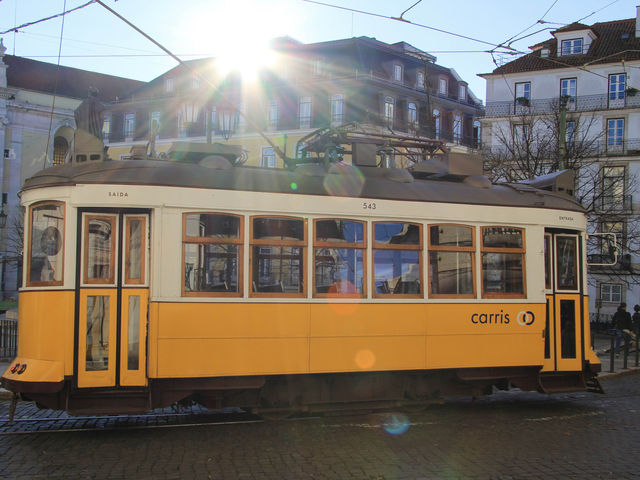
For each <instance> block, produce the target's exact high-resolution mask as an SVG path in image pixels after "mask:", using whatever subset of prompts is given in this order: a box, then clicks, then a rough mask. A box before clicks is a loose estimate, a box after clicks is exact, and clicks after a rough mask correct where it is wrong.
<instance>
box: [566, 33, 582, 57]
mask: <svg viewBox="0 0 640 480" xmlns="http://www.w3.org/2000/svg"><path fill="white" fill-rule="evenodd" d="M578 42H579V43H580V51H579V52H577V51H576V43H578ZM583 53H584V39H583V38H582V37H577V38H567V39H566V40H561V41H560V56H562V57H564V56H568V55H582V54H583Z"/></svg>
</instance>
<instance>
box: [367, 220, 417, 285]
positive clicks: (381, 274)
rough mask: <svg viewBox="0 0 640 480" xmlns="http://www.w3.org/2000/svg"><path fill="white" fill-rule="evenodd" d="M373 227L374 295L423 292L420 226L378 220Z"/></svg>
mask: <svg viewBox="0 0 640 480" xmlns="http://www.w3.org/2000/svg"><path fill="white" fill-rule="evenodd" d="M373 230H374V246H373V275H374V282H375V295H376V296H381V295H413V296H418V295H421V294H422V282H421V280H422V269H421V264H422V253H421V252H422V229H421V225H418V224H414V223H401V222H379V223H375V224H374V226H373Z"/></svg>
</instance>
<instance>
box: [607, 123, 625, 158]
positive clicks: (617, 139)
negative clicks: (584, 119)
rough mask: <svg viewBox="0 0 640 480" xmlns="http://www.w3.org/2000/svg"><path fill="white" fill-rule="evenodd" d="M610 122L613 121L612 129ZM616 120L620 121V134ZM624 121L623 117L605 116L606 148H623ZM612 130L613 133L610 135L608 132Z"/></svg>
mask: <svg viewBox="0 0 640 480" xmlns="http://www.w3.org/2000/svg"><path fill="white" fill-rule="evenodd" d="M611 122H615V126H614V127H613V129H612V128H611ZM618 122H622V135H618V134H617V132H618V130H619V129H620V127H619V125H618ZM626 123H627V122H625V119H624V118H607V132H606V134H607V135H606V137H607V138H606V142H607V144H606V145H607V149H615V150H617V148H616V147H619V148H620V149H622V148H624V138H625V127H626ZM612 131H613V132H614V135H613V136H611V135H610V133H611V132H612Z"/></svg>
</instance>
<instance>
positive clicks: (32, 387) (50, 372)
mask: <svg viewBox="0 0 640 480" xmlns="http://www.w3.org/2000/svg"><path fill="white" fill-rule="evenodd" d="M0 384H1V385H2V387H3V388H6V389H7V390H10V391H12V392H14V393H57V392H59V391H60V390H62V389H63V388H64V368H63V365H62V362H56V361H50V360H35V359H31V358H24V357H17V358H15V359H14V360H13V361H12V362H11V363H10V364H9V367H8V368H7V369H6V370H5V371H4V373H3V374H2V377H1V378H0Z"/></svg>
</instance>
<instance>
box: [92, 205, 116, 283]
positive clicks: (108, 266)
mask: <svg viewBox="0 0 640 480" xmlns="http://www.w3.org/2000/svg"><path fill="white" fill-rule="evenodd" d="M115 220H116V217H115V216H109V217H98V216H87V217H86V219H85V251H84V254H85V258H84V265H85V270H84V273H85V275H84V281H85V283H96V284H113V283H115V273H114V270H115V269H114V266H115V264H114V258H113V256H114V254H115Z"/></svg>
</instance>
